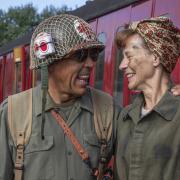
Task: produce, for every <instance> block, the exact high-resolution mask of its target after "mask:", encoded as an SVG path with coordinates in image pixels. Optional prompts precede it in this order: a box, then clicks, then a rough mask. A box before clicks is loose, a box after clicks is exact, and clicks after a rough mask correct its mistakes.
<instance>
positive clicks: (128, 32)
mask: <svg viewBox="0 0 180 180" xmlns="http://www.w3.org/2000/svg"><path fill="white" fill-rule="evenodd" d="M135 34H137V32H136V31H134V30H132V29H125V30H123V31H119V32H117V33H116V37H115V43H116V45H117V47H118V48H123V47H124V46H125V41H126V40H127V39H128V38H129V37H130V36H132V35H135Z"/></svg>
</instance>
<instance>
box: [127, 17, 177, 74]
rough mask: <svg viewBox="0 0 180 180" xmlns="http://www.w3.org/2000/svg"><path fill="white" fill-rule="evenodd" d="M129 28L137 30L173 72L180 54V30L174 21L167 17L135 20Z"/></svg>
mask: <svg viewBox="0 0 180 180" xmlns="http://www.w3.org/2000/svg"><path fill="white" fill-rule="evenodd" d="M129 29H133V30H135V31H137V32H138V34H140V35H141V37H143V38H144V40H145V42H146V44H147V46H148V47H149V49H150V51H151V52H152V53H153V54H154V55H155V56H156V57H159V58H160V61H161V64H162V65H163V66H164V68H165V69H166V70H167V71H168V72H172V70H173V69H174V67H175V65H176V62H177V59H178V57H179V56H180V30H179V29H178V28H177V27H175V26H174V25H173V22H172V21H171V20H170V19H169V18H167V17H156V18H151V19H147V20H142V21H138V22H133V23H132V24H131V25H130V26H129Z"/></svg>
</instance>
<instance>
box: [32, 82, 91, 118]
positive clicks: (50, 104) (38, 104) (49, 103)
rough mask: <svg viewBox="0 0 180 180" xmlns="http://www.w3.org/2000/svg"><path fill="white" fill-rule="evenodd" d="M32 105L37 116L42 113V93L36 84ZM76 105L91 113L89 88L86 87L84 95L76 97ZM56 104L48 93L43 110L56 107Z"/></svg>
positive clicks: (39, 86)
mask: <svg viewBox="0 0 180 180" xmlns="http://www.w3.org/2000/svg"><path fill="white" fill-rule="evenodd" d="M33 101H34V102H33V107H34V112H35V115H36V116H38V115H40V114H41V113H42V94H41V85H38V86H37V87H35V88H34V89H33ZM75 103H76V104H77V107H80V108H82V109H85V110H87V111H89V112H91V113H93V106H92V101H91V95H90V90H89V88H88V89H87V91H86V93H85V95H83V96H82V97H79V98H77V101H76V102H75ZM57 107H58V105H57V104H55V103H54V101H53V100H52V98H51V97H50V95H49V93H47V96H46V107H45V111H49V110H50V109H53V108H57Z"/></svg>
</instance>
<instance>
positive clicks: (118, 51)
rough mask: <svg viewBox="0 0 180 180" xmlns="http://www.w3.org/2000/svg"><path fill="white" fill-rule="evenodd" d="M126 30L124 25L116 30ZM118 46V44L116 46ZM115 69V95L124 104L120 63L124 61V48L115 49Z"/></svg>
mask: <svg viewBox="0 0 180 180" xmlns="http://www.w3.org/2000/svg"><path fill="white" fill-rule="evenodd" d="M122 30H124V26H120V27H118V29H117V31H116V32H120V31H122ZM115 47H116V46H115ZM115 53H116V54H115V66H114V67H115V69H114V92H113V96H114V97H115V99H116V100H117V102H118V103H120V105H123V71H121V70H119V64H120V63H121V61H122V58H123V54H122V49H118V48H116V50H115Z"/></svg>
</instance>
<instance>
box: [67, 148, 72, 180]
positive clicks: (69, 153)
mask: <svg viewBox="0 0 180 180" xmlns="http://www.w3.org/2000/svg"><path fill="white" fill-rule="evenodd" d="M71 155H72V152H71V151H68V156H71ZM70 180H73V179H70Z"/></svg>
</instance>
